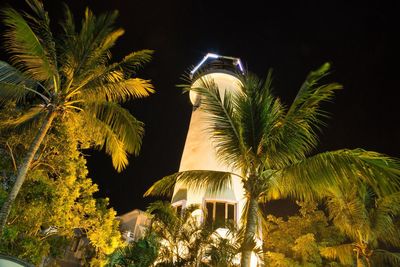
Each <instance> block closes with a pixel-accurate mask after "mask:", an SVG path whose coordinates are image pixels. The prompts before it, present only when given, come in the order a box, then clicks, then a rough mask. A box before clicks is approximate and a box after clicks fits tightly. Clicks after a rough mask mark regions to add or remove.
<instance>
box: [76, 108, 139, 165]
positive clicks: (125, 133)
mask: <svg viewBox="0 0 400 267" xmlns="http://www.w3.org/2000/svg"><path fill="white" fill-rule="evenodd" d="M82 114H83V116H84V118H85V122H86V127H87V128H88V129H92V131H93V133H96V134H97V135H98V136H93V138H94V139H96V141H97V144H96V147H97V148H99V149H102V148H103V147H105V151H106V153H107V154H108V155H110V156H111V159H112V163H113V166H114V168H115V169H116V170H117V171H118V172H120V171H122V170H123V169H124V168H125V167H126V166H127V165H128V163H129V162H128V154H127V153H134V154H137V153H138V152H139V150H140V146H141V140H142V135H143V124H142V123H141V122H139V121H137V120H136V119H135V118H134V117H133V116H132V115H131V114H130V113H129V112H128V111H127V110H125V109H123V108H122V107H120V106H118V105H117V104H115V103H112V102H104V103H88V105H87V106H86V109H85V111H84V112H82ZM94 135H95V134H94Z"/></svg>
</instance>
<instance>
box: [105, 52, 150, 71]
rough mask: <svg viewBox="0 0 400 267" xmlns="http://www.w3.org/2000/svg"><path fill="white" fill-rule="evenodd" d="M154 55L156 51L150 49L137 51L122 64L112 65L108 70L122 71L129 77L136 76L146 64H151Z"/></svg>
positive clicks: (129, 55) (122, 61)
mask: <svg viewBox="0 0 400 267" xmlns="http://www.w3.org/2000/svg"><path fill="white" fill-rule="evenodd" d="M153 54H154V51H153V50H149V49H143V50H140V51H135V52H132V53H130V54H128V55H127V56H125V57H124V58H123V59H122V60H121V61H120V62H118V63H114V64H112V65H110V66H109V68H108V69H109V70H122V71H124V72H125V73H126V74H127V75H131V74H135V73H136V71H137V70H139V69H141V68H142V67H143V65H144V64H146V63H148V62H150V60H151V59H152V55H153Z"/></svg>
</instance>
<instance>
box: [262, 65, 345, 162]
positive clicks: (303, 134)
mask: <svg viewBox="0 0 400 267" xmlns="http://www.w3.org/2000/svg"><path fill="white" fill-rule="evenodd" d="M329 68H330V65H329V64H328V63H326V64H324V65H323V66H322V67H320V68H319V69H318V70H316V71H313V72H311V73H310V74H309V75H308V77H307V79H306V81H305V82H304V83H303V85H302V86H301V88H300V90H299V92H298V94H297V96H296V98H295V100H294V101H293V103H292V105H291V106H290V108H289V110H288V111H287V113H286V115H285V117H284V119H283V120H282V122H281V123H282V125H280V131H279V132H278V136H279V138H275V139H273V141H275V142H271V143H270V145H269V148H271V151H269V152H270V154H271V156H270V158H271V159H272V160H270V161H271V163H270V164H271V165H272V168H282V167H284V166H285V165H287V164H289V163H291V162H296V161H297V160H301V159H303V158H304V157H305V156H306V155H307V154H308V153H310V152H311V151H312V150H313V149H314V148H315V147H316V145H317V144H318V137H317V132H316V130H318V129H319V127H320V126H323V125H324V122H323V121H322V120H321V119H323V118H326V117H327V113H326V112H324V111H323V110H321V108H320V106H321V103H322V102H326V101H330V100H331V99H332V98H333V95H334V91H335V90H339V89H342V86H341V85H340V84H337V83H329V84H322V85H320V80H321V79H322V78H323V77H324V76H326V75H327V72H328V71H329ZM276 158H277V159H278V161H277V162H275V159H276Z"/></svg>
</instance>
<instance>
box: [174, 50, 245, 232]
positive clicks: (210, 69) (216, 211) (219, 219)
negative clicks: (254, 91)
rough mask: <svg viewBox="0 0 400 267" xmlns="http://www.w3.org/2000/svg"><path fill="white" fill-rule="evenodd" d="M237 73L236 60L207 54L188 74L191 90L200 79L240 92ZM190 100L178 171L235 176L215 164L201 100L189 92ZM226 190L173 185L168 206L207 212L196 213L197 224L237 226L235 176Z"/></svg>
mask: <svg viewBox="0 0 400 267" xmlns="http://www.w3.org/2000/svg"><path fill="white" fill-rule="evenodd" d="M238 73H243V67H242V63H241V61H240V59H239V58H232V57H225V56H220V55H216V54H211V53H209V54H207V55H206V56H205V57H204V58H203V60H202V61H201V62H200V63H199V64H198V65H197V66H196V67H195V68H194V69H193V70H192V71H191V77H192V86H195V85H196V84H197V83H199V82H200V78H203V79H206V80H212V81H213V82H214V83H215V84H216V85H217V86H218V88H219V91H220V93H223V92H224V90H229V91H232V92H235V91H238V90H240V86H241V81H240V80H239V78H238V75H237V74H238ZM190 100H191V102H192V104H193V111H192V117H191V120H190V125H189V130H188V134H187V137H186V143H185V147H184V150H183V154H182V158H181V163H180V168H179V171H188V170H215V171H229V172H232V173H238V174H239V171H238V170H233V169H230V168H229V167H228V166H226V165H224V164H222V163H221V162H219V161H218V159H217V157H216V149H215V145H214V144H213V140H212V138H211V135H210V133H209V132H207V131H206V129H207V121H206V120H205V118H206V114H205V112H203V111H202V110H201V109H199V108H198V107H199V106H201V99H200V97H199V96H198V95H196V94H195V93H194V92H190ZM231 179H232V182H231V185H230V186H226V187H225V188H223V189H222V190H220V191H219V192H217V193H212V192H211V191H210V190H207V189H204V190H199V189H193V188H190V187H189V186H187V185H186V184H184V183H182V182H180V183H177V184H176V186H175V189H174V193H173V197H172V200H171V203H172V205H173V206H175V207H176V208H177V210H178V211H180V210H181V209H182V208H185V207H187V206H189V205H192V204H196V205H199V206H200V207H201V208H202V209H204V210H206V211H207V214H208V215H207V217H205V216H204V214H203V213H202V212H201V210H198V213H197V214H195V216H199V219H200V220H201V221H204V220H206V221H207V222H209V223H213V224H214V225H215V226H217V227H218V226H219V225H221V226H222V224H221V223H223V222H225V221H226V220H233V221H234V222H236V223H237V224H238V225H239V224H240V216H241V214H242V211H243V208H244V205H245V199H244V190H243V186H242V184H241V182H240V180H239V179H238V177H236V176H234V175H233V176H232V177H231Z"/></svg>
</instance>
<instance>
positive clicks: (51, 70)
mask: <svg viewBox="0 0 400 267" xmlns="http://www.w3.org/2000/svg"><path fill="white" fill-rule="evenodd" d="M37 8H38V10H39V8H40V7H37ZM43 12H44V11H43ZM2 13H3V16H4V20H3V21H4V24H5V25H6V26H7V30H6V32H5V34H4V37H5V38H4V45H5V48H6V50H7V51H8V52H9V53H11V54H12V56H11V62H12V63H13V64H14V65H15V66H17V67H18V68H19V69H21V70H22V71H23V72H24V73H26V74H27V75H29V76H30V77H32V78H34V79H36V80H39V81H47V80H50V79H51V78H52V77H53V75H54V74H55V73H56V70H55V62H54V54H53V53H54V51H53V50H52V49H53V48H54V47H53V46H54V44H52V43H49V42H51V41H50V40H49V39H48V36H47V35H48V34H49V32H48V31H47V30H49V25H46V23H48V21H46V20H45V21H43V20H35V22H36V23H33V24H34V25H33V27H31V26H30V25H29V24H28V22H27V21H26V20H25V19H24V18H23V17H22V15H21V14H20V13H18V12H17V11H15V10H14V9H12V8H5V9H4V10H3V12H2ZM30 19H31V20H32V19H34V18H33V17H30ZM44 29H47V30H44Z"/></svg>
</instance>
